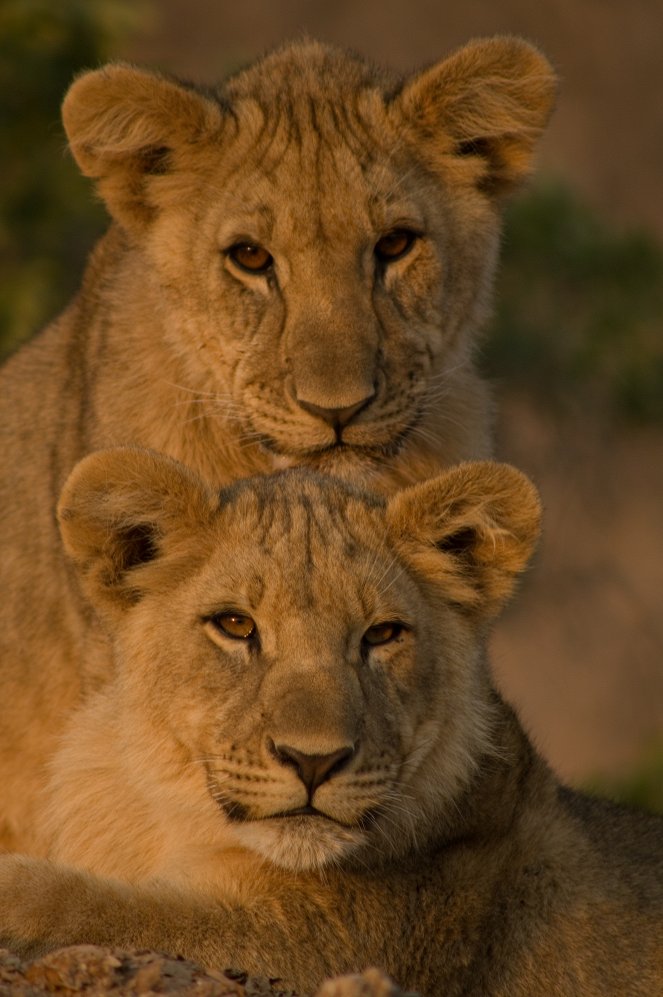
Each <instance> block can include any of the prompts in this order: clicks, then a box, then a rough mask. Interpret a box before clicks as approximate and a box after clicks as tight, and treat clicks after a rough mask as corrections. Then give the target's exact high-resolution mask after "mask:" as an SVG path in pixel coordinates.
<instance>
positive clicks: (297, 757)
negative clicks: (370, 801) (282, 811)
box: [269, 739, 354, 799]
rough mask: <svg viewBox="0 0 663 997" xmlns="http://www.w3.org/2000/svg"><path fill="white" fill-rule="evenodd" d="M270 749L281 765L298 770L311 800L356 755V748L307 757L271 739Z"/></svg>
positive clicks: (301, 752)
mask: <svg viewBox="0 0 663 997" xmlns="http://www.w3.org/2000/svg"><path fill="white" fill-rule="evenodd" d="M269 748H270V750H271V752H272V754H273V755H274V757H275V758H276V759H277V761H279V762H280V763H281V765H290V766H292V768H294V769H296V771H297V775H298V776H299V778H300V779H301V780H302V782H303V783H304V785H305V786H306V788H307V790H308V793H309V799H310V798H311V797H312V796H313V794H314V793H315V791H316V789H317V788H318V786H320V785H321V784H322V783H323V782H326V781H327V779H331V777H332V776H333V775H336V773H337V772H340V771H341V769H343V768H345V766H346V765H347V764H348V762H349V761H350V759H351V758H352V756H353V755H354V748H340V749H339V750H338V751H332V752H331V753H330V754H328V755H306V754H304V752H303V751H298V750H297V748H292V747H291V746H290V745H289V744H274V742H273V741H272V740H271V739H270V741H269Z"/></svg>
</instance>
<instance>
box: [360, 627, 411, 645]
mask: <svg viewBox="0 0 663 997" xmlns="http://www.w3.org/2000/svg"><path fill="white" fill-rule="evenodd" d="M402 630H403V627H402V625H401V624H400V623H376V624H374V625H373V626H372V627H369V628H368V630H367V631H366V633H365V634H364V638H363V640H364V643H365V644H368V646H369V647H377V646H378V645H379V644H388V643H389V642H390V641H392V640H396V638H397V637H398V636H399V635H400V633H401V632H402Z"/></svg>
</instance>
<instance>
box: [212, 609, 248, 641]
mask: <svg viewBox="0 0 663 997" xmlns="http://www.w3.org/2000/svg"><path fill="white" fill-rule="evenodd" d="M210 623H213V624H214V626H215V627H216V629H217V630H220V631H221V633H222V634H225V635H226V637H232V638H234V640H249V638H250V637H253V636H254V635H255V633H256V625H255V622H254V621H253V620H252V619H251V617H250V616H245V615H244V613H233V612H230V613H216V615H215V616H212V617H211V619H210Z"/></svg>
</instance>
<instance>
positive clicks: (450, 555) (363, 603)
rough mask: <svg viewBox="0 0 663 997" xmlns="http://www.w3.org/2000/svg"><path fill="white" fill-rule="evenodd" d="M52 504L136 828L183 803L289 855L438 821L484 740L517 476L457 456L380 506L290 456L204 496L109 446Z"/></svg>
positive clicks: (231, 838) (522, 482)
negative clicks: (96, 624)
mask: <svg viewBox="0 0 663 997" xmlns="http://www.w3.org/2000/svg"><path fill="white" fill-rule="evenodd" d="M59 516H60V522H61V528H62V533H63V537H64V541H65V545H66V548H67V550H68V551H69V553H70V554H71V556H72V557H73V558H74V560H75V561H76V563H77V565H78V569H79V571H80V574H81V577H82V579H83V582H84V586H85V588H86V590H87V592H88V594H89V596H90V598H91V600H92V601H93V603H94V605H95V606H96V607H97V609H98V611H99V613H100V615H101V616H102V617H103V618H104V619H105V620H106V621H107V626H108V628H109V630H110V632H111V635H112V636H113V638H114V640H115V645H116V650H117V663H118V675H117V679H116V682H115V686H114V688H113V691H112V695H113V696H114V697H115V701H114V707H113V708H114V709H115V711H116V713H117V715H118V717H117V718H116V719H118V724H117V729H118V730H123V731H125V732H126V730H130V731H131V732H132V733H131V737H130V739H129V743H128V745H127V747H126V749H124V748H123V747H122V744H121V743H120V742H118V743H114V744H113V747H112V749H110V748H109V751H110V753H111V754H112V753H113V752H118V753H120V754H121V752H122V751H123V750H126V751H127V752H128V753H129V755H130V764H128V765H126V766H125V767H126V771H127V772H128V773H130V776H128V778H129V777H130V778H131V780H132V782H133V783H135V784H137V783H138V782H141V780H142V782H141V784H142V785H145V786H149V787H154V786H155V787H159V788H158V789H155V790H154V798H153V800H152V802H151V804H150V806H152V809H153V814H152V817H151V819H152V821H153V822H154V823H155V824H157V825H158V823H159V821H161V822H162V823H163V824H164V825H166V824H168V823H169V822H170V823H171V824H172V822H173V821H175V822H177V821H178V820H180V821H183V825H182V828H181V834H182V835H184V836H186V834H187V833H188V831H187V823H186V822H187V821H190V822H191V824H193V823H194V820H193V816H192V815H193V814H203V815H204V819H205V820H207V821H208V822H211V823H210V824H209V826H210V827H213V828H218V834H219V835H220V837H222V838H223V840H224V841H226V842H229V843H231V844H235V845H239V846H241V847H245V848H248V849H250V850H253V851H255V852H258V853H260V854H261V855H262V856H264V857H266V858H267V859H269V860H271V861H272V862H274V863H275V864H277V865H280V866H284V867H288V868H293V869H305V868H310V867H319V866H323V865H325V864H326V863H329V862H333V861H337V860H339V859H342V858H343V857H345V856H348V855H350V854H351V853H357V852H358V851H361V852H362V853H364V858H366V857H367V854H368V852H370V850H377V851H378V852H380V853H381V854H389V853H394V852H399V851H403V850H405V849H407V848H408V847H410V846H412V845H414V844H416V843H417V842H421V841H423V840H425V839H426V838H427V837H428V836H429V835H430V833H431V831H432V829H433V828H434V827H435V826H437V827H440V826H442V824H443V822H444V819H445V815H446V814H447V813H448V812H449V811H450V809H451V808H453V806H454V800H455V797H456V796H457V795H458V794H459V793H460V792H461V791H462V789H463V787H464V786H465V785H466V784H467V780H468V778H469V777H470V776H471V775H472V772H473V769H474V766H475V764H476V762H477V760H478V759H479V757H480V756H481V755H482V754H483V753H484V752H486V751H489V750H490V737H491V714H490V706H489V701H490V700H489V694H488V691H487V681H486V677H485V674H484V670H483V665H482V645H483V640H484V635H485V630H486V625H487V623H488V622H489V621H490V620H491V619H492V618H493V617H494V615H495V614H496V612H497V611H498V609H499V607H500V606H501V605H502V603H503V601H504V600H505V598H506V597H507V596H508V594H509V593H510V591H511V589H512V585H513V581H514V578H515V576H516V575H517V573H518V572H519V571H520V570H521V569H522V568H523V566H524V565H525V563H526V561H527V559H528V557H529V554H530V552H531V549H532V546H533V544H534V542H535V540H536V537H537V534H538V522H539V503H538V498H537V495H536V492H535V490H534V488H533V486H532V485H531V484H530V483H529V481H528V480H527V479H526V478H525V477H524V476H523V475H522V474H520V473H519V472H518V471H516V470H515V469H513V468H511V467H509V466H507V465H501V464H493V463H474V464H465V465H461V466H459V467H457V468H455V469H453V470H451V471H449V472H448V473H447V474H445V475H443V476H441V477H437V478H435V479H433V480H430V481H427V482H425V483H422V484H419V485H416V486H414V487H412V488H409V489H406V490H404V491H402V492H400V493H399V494H397V495H396V496H395V497H394V498H392V499H390V500H389V501H383V500H382V499H379V498H376V497H373V496H371V495H366V494H363V493H361V492H359V491H356V490H354V489H353V488H352V487H350V486H349V485H346V484H344V483H341V482H339V481H335V480H333V479H328V478H324V477H320V476H318V475H317V474H315V473H313V472H307V471H302V470H292V471H286V472H283V473H281V474H278V475H275V476H272V477H264V478H254V479H250V480H246V481H241V482H239V483H237V484H235V485H233V486H232V487H229V488H227V489H225V490H223V491H222V492H220V493H218V492H215V491H213V490H211V489H210V488H208V487H207V486H206V485H205V484H204V483H203V482H202V481H200V480H198V479H197V478H196V477H195V476H194V475H193V474H192V473H190V472H189V471H188V470H187V469H186V468H185V467H183V466H182V465H180V464H178V463H176V462H174V461H172V460H170V459H168V458H165V457H162V456H159V455H157V454H154V453H151V452H148V451H141V450H137V449H124V448H122V449H117V450H110V451H106V452H101V453H97V454H93V455H91V456H89V457H87V458H85V459H84V460H83V461H82V462H81V463H80V464H79V465H78V467H77V468H76V469H75V470H74V472H73V473H72V475H71V477H70V479H69V481H68V483H67V485H66V486H65V489H64V492H63V496H62V499H61V502H60V507H59ZM125 739H126V738H125ZM109 764H114V762H113V761H111V762H109ZM166 784H168V786H169V787H170V788H169V789H168V791H165V790H164V789H163V787H164V786H165V785H166ZM175 786H176V789H175V788H174V787H175ZM183 787H184V788H183ZM145 792H146V794H147V797H148V798H149V796H150V793H151V792H152V789H151V788H148V789H146V790H145ZM176 792H177V793H182V792H183V793H184V794H185V796H186V799H187V807H188V809H185V810H184V811H182V813H184V815H185V817H186V820H185V819H184V818H183V817H182V816H173V813H171V812H170V811H169V807H170V805H171V796H172V797H173V798H174V795H175V794H176ZM186 794H188V795H186ZM111 805H112V806H114V804H113V803H112V801H111ZM178 813H179V811H178ZM110 814H111V816H110V818H109V819H112V810H111V811H110ZM196 819H198V818H196ZM201 819H203V818H201ZM191 833H193V832H191ZM208 833H210V834H213V835H215V834H216V833H217V832H216V830H212V831H210V832H208Z"/></svg>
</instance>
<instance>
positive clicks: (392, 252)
mask: <svg viewBox="0 0 663 997" xmlns="http://www.w3.org/2000/svg"><path fill="white" fill-rule="evenodd" d="M415 239H416V235H415V233H414V232H410V231H409V230H408V229H404V228H399V229H394V231H393V232H387V234H386V235H383V236H382V238H381V239H378V241H377V242H376V244H375V255H376V257H377V258H378V260H380V262H381V263H393V262H394V261H395V260H399V259H400V258H401V257H402V256H405V254H406V253H407V252H408V251H409V250H410V249H411V248H412V246H413V244H414V241H415Z"/></svg>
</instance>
